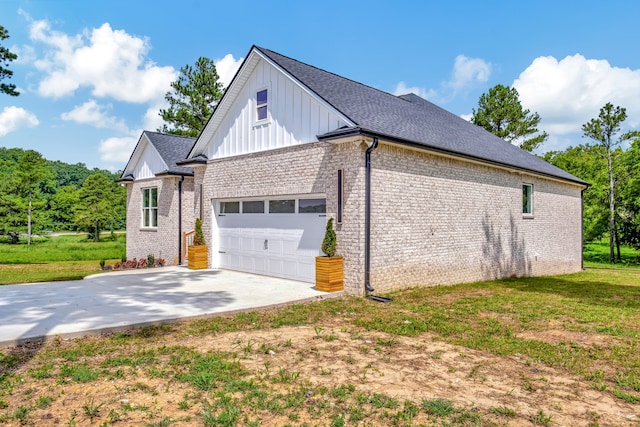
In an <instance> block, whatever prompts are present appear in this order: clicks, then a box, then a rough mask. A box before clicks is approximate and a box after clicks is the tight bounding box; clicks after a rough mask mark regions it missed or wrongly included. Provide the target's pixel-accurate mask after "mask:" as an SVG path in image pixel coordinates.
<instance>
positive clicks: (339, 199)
mask: <svg viewBox="0 0 640 427" xmlns="http://www.w3.org/2000/svg"><path fill="white" fill-rule="evenodd" d="M343 185H344V183H343V182H342V169H338V214H337V215H336V223H338V224H342V195H343V193H342V191H343V189H342V187H343Z"/></svg>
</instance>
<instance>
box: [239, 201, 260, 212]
mask: <svg viewBox="0 0 640 427" xmlns="http://www.w3.org/2000/svg"><path fill="white" fill-rule="evenodd" d="M242 213H264V201H262V200H250V201H246V202H242Z"/></svg>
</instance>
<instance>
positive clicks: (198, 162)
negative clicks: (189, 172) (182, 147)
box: [176, 154, 208, 167]
mask: <svg viewBox="0 0 640 427" xmlns="http://www.w3.org/2000/svg"><path fill="white" fill-rule="evenodd" d="M207 161H208V159H207V157H206V156H205V155H203V154H200V155H198V156H197V157H194V158H192V159H185V160H180V161H178V162H176V166H183V167H194V166H203V165H206V164H207Z"/></svg>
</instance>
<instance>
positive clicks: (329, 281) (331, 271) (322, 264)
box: [316, 256, 344, 292]
mask: <svg viewBox="0 0 640 427" xmlns="http://www.w3.org/2000/svg"><path fill="white" fill-rule="evenodd" d="M343 289H344V271H343V264H342V257H341V256H334V257H331V258H329V257H326V256H319V257H316V290H318V291H322V292H336V291H341V290H343Z"/></svg>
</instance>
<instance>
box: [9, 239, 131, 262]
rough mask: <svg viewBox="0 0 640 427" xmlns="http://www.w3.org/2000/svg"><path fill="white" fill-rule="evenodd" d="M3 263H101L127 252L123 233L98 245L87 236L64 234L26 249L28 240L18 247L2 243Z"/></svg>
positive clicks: (37, 242) (22, 241) (38, 240)
mask: <svg viewBox="0 0 640 427" xmlns="http://www.w3.org/2000/svg"><path fill="white" fill-rule="evenodd" d="M0 245H1V246H0V247H1V248H2V250H1V251H0V264H38V263H51V262H55V261H91V260H96V261H99V260H101V259H120V257H121V256H122V255H123V254H124V251H125V236H124V234H118V235H116V239H115V240H113V241H112V240H111V239H110V238H109V237H106V236H103V237H102V241H100V242H98V243H96V242H93V241H90V240H88V239H87V236H86V235H84V234H83V235H63V236H56V237H39V238H34V239H33V240H32V241H31V245H30V246H27V243H26V241H24V240H21V241H20V243H19V244H16V245H11V244H8V243H2V244H0Z"/></svg>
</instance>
